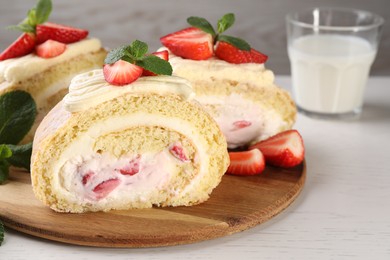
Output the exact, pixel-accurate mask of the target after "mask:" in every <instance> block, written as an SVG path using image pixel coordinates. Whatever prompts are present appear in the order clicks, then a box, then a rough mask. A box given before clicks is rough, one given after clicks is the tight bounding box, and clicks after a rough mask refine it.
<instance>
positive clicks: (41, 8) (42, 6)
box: [35, 0, 52, 24]
mask: <svg viewBox="0 0 390 260" xmlns="http://www.w3.org/2000/svg"><path fill="white" fill-rule="evenodd" d="M51 10H52V3H51V0H40V1H39V2H38V3H37V7H36V19H35V21H36V24H41V23H44V22H46V21H47V19H49V16H50V13H51Z"/></svg>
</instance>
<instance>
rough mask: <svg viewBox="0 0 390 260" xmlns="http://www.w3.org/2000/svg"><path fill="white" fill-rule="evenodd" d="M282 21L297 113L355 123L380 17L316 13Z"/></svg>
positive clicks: (354, 12)
mask: <svg viewBox="0 0 390 260" xmlns="http://www.w3.org/2000/svg"><path fill="white" fill-rule="evenodd" d="M286 21H287V39H288V55H289V59H290V64H291V75H292V85H293V95H294V99H295V102H296V104H297V107H298V110H299V111H300V112H301V113H303V114H306V115H308V116H312V117H319V118H333V119H350V118H358V117H359V115H360V114H361V111H362V106H363V96H364V89H365V86H366V83H367V79H368V76H369V72H370V68H371V65H372V63H373V62H374V59H375V56H376V53H377V49H378V43H379V39H380V32H381V28H382V25H383V22H384V20H383V18H382V17H380V16H379V15H376V14H373V13H371V12H367V11H361V10H354V9H344V8H314V9H310V10H306V11H302V12H297V13H292V14H289V15H287V17H286Z"/></svg>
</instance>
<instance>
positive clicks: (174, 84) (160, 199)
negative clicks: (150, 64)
mask: <svg viewBox="0 0 390 260" xmlns="http://www.w3.org/2000/svg"><path fill="white" fill-rule="evenodd" d="M105 72H106V71H105ZM104 76H106V78H110V77H109V76H107V73H103V71H102V70H93V71H90V72H87V73H84V74H80V75H78V76H77V77H75V78H74V79H73V80H72V83H71V85H70V88H69V91H70V92H69V94H68V95H67V96H65V98H64V100H63V101H62V102H61V103H59V104H58V105H57V106H56V107H55V108H54V109H53V110H52V111H51V112H50V113H49V114H48V115H47V116H46V117H45V118H44V120H43V121H42V123H41V125H40V126H39V128H38V130H37V132H36V135H35V139H34V144H33V156H32V163H31V175H32V184H33V189H34V192H35V195H36V196H37V198H39V199H40V200H42V201H43V202H44V203H45V204H46V205H48V206H50V207H51V208H52V209H54V210H55V211H60V212H74V213H80V212H86V211H108V210H112V209H118V210H119V209H121V210H123V209H132V208H149V207H152V206H182V205H185V206H190V205H194V204H198V203H201V202H204V201H206V200H207V199H208V198H209V195H210V193H211V192H212V190H213V189H214V188H215V187H216V186H217V185H218V184H219V182H220V180H221V177H222V175H223V174H224V173H225V171H226V169H227V166H228V164H229V157H228V154H227V145H226V140H225V138H224V136H223V134H222V133H221V131H220V129H219V127H218V125H217V124H216V122H215V121H214V120H213V119H212V118H211V117H210V116H209V115H208V114H207V113H206V112H205V111H204V110H203V109H202V107H201V106H199V105H198V104H197V102H194V100H193V92H192V89H191V86H190V85H189V83H188V81H187V80H185V79H182V78H178V77H173V76H149V77H144V76H142V77H140V78H138V79H136V80H135V81H134V82H132V83H130V84H125V85H122V86H120V87H118V86H114V85H112V84H110V83H108V82H107V81H106V80H105V77H104ZM111 79H112V78H111ZM117 79H118V77H114V81H115V80H117Z"/></svg>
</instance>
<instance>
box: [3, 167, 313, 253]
mask: <svg viewBox="0 0 390 260" xmlns="http://www.w3.org/2000/svg"><path fill="white" fill-rule="evenodd" d="M305 177H306V167H305V163H303V164H301V165H299V166H297V167H295V168H292V169H279V168H272V167H267V168H266V170H265V171H264V173H263V174H261V175H257V176H247V177H239V176H229V175H225V176H224V177H223V179H222V182H221V184H220V185H219V186H218V187H217V188H216V189H215V190H214V191H213V193H212V194H211V197H210V199H209V200H208V201H207V202H205V203H202V204H200V205H196V206H192V207H176V208H152V209H142V210H127V211H110V212H107V213H104V212H99V213H84V214H69V213H56V212H54V211H52V210H51V209H49V208H48V207H46V206H44V205H43V204H42V203H41V202H40V201H38V200H37V199H36V198H35V197H34V194H33V191H32V187H31V182H30V176H29V174H28V173H27V172H20V171H16V170H12V171H11V173H10V180H9V182H7V183H6V184H4V185H0V194H1V196H0V219H1V220H2V221H3V222H4V224H5V225H6V226H7V227H10V228H12V229H16V230H18V231H21V232H24V233H27V234H30V235H33V236H37V237H41V238H46V239H50V240H55V241H60V242H65V243H70V244H77V245H88V246H99V247H156V246H170V245H178V244H187V243H192V242H197V241H202V240H207V239H212V238H217V237H221V236H225V235H229V234H232V233H236V232H239V231H243V230H245V229H248V228H250V227H253V226H255V225H257V224H260V223H263V222H265V221H267V220H269V219H270V218H272V217H273V216H275V215H276V214H278V213H280V212H281V211H282V210H283V209H285V208H286V207H288V206H289V205H290V203H291V202H292V201H294V199H295V198H296V197H297V196H298V194H299V192H300V191H301V189H302V188H303V185H304V182H305Z"/></svg>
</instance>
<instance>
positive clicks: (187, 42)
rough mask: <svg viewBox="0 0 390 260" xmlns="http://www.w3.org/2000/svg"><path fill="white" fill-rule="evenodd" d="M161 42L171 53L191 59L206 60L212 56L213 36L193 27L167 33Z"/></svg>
mask: <svg viewBox="0 0 390 260" xmlns="http://www.w3.org/2000/svg"><path fill="white" fill-rule="evenodd" d="M160 41H161V43H162V44H163V45H164V46H165V47H167V48H168V49H169V50H170V51H171V52H172V53H173V54H175V55H177V56H180V57H182V58H186V59H191V60H207V59H208V58H210V57H211V56H213V37H212V35H211V34H209V33H206V32H204V31H202V30H201V29H198V28H195V27H189V28H186V29H183V30H181V31H177V32H174V33H171V34H168V35H166V36H164V37H161V38H160Z"/></svg>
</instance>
